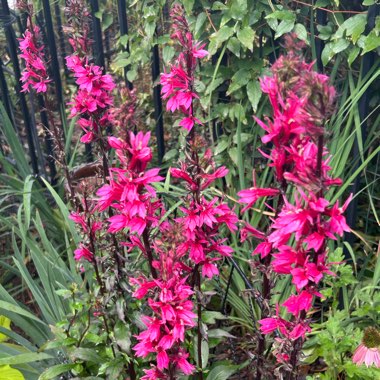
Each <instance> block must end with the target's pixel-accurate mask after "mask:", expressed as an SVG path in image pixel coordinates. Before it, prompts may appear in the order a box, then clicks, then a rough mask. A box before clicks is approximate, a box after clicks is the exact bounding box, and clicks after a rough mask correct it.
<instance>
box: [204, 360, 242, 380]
mask: <svg viewBox="0 0 380 380" xmlns="http://www.w3.org/2000/svg"><path fill="white" fill-rule="evenodd" d="M238 369H239V366H238V365H233V364H222V365H218V366H216V367H215V368H213V369H212V370H211V371H210V372H209V374H208V376H207V380H228V379H229V378H230V377H231V376H232V375H233V374H234V373H235V372H236V371H237V370H238Z"/></svg>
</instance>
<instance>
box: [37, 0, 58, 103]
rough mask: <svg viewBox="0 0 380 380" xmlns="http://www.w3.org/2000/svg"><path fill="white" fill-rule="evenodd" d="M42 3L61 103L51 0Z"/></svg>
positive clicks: (52, 66) (43, 0)
mask: <svg viewBox="0 0 380 380" xmlns="http://www.w3.org/2000/svg"><path fill="white" fill-rule="evenodd" d="M42 5H43V9H44V17H45V25H46V39H47V43H48V46H49V53H50V58H51V68H52V71H53V73H52V74H53V79H54V84H55V91H56V96H57V101H58V103H59V104H60V105H61V104H62V103H63V96H62V82H61V74H60V70H59V62H58V55H57V47H56V43H55V37H54V27H53V20H52V18H51V10H50V3H49V0H42Z"/></svg>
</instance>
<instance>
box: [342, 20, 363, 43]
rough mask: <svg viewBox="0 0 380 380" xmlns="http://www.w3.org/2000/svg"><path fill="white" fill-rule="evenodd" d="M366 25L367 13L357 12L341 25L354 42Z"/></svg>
mask: <svg viewBox="0 0 380 380" xmlns="http://www.w3.org/2000/svg"><path fill="white" fill-rule="evenodd" d="M366 25H367V15H365V14H359V15H355V16H353V17H350V18H348V19H347V20H346V21H345V22H344V23H343V24H342V25H341V27H342V28H344V29H345V30H346V34H347V36H351V37H352V42H353V43H354V44H355V43H356V41H357V40H358V39H359V37H360V36H361V35H362V34H363V32H364V30H365V27H366Z"/></svg>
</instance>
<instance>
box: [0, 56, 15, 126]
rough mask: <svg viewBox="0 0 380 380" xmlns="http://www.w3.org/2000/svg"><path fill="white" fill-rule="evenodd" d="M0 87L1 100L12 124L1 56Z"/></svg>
mask: <svg viewBox="0 0 380 380" xmlns="http://www.w3.org/2000/svg"><path fill="white" fill-rule="evenodd" d="M0 87H1V101H2V102H3V104H4V108H5V110H6V111H7V114H8V117H9V120H11V121H12V123H13V125H14V118H13V112H12V106H11V100H10V98H9V91H8V85H7V81H6V80H5V75H4V71H3V61H2V60H1V58H0Z"/></svg>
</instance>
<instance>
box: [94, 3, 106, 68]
mask: <svg viewBox="0 0 380 380" xmlns="http://www.w3.org/2000/svg"><path fill="white" fill-rule="evenodd" d="M90 5H91V16H92V33H93V37H94V56H95V57H94V58H95V64H96V65H98V66H100V67H103V69H105V61H104V51H103V41H102V26H101V24H100V20H99V19H98V18H97V17H96V16H95V14H96V13H97V12H99V3H98V0H90Z"/></svg>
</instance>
